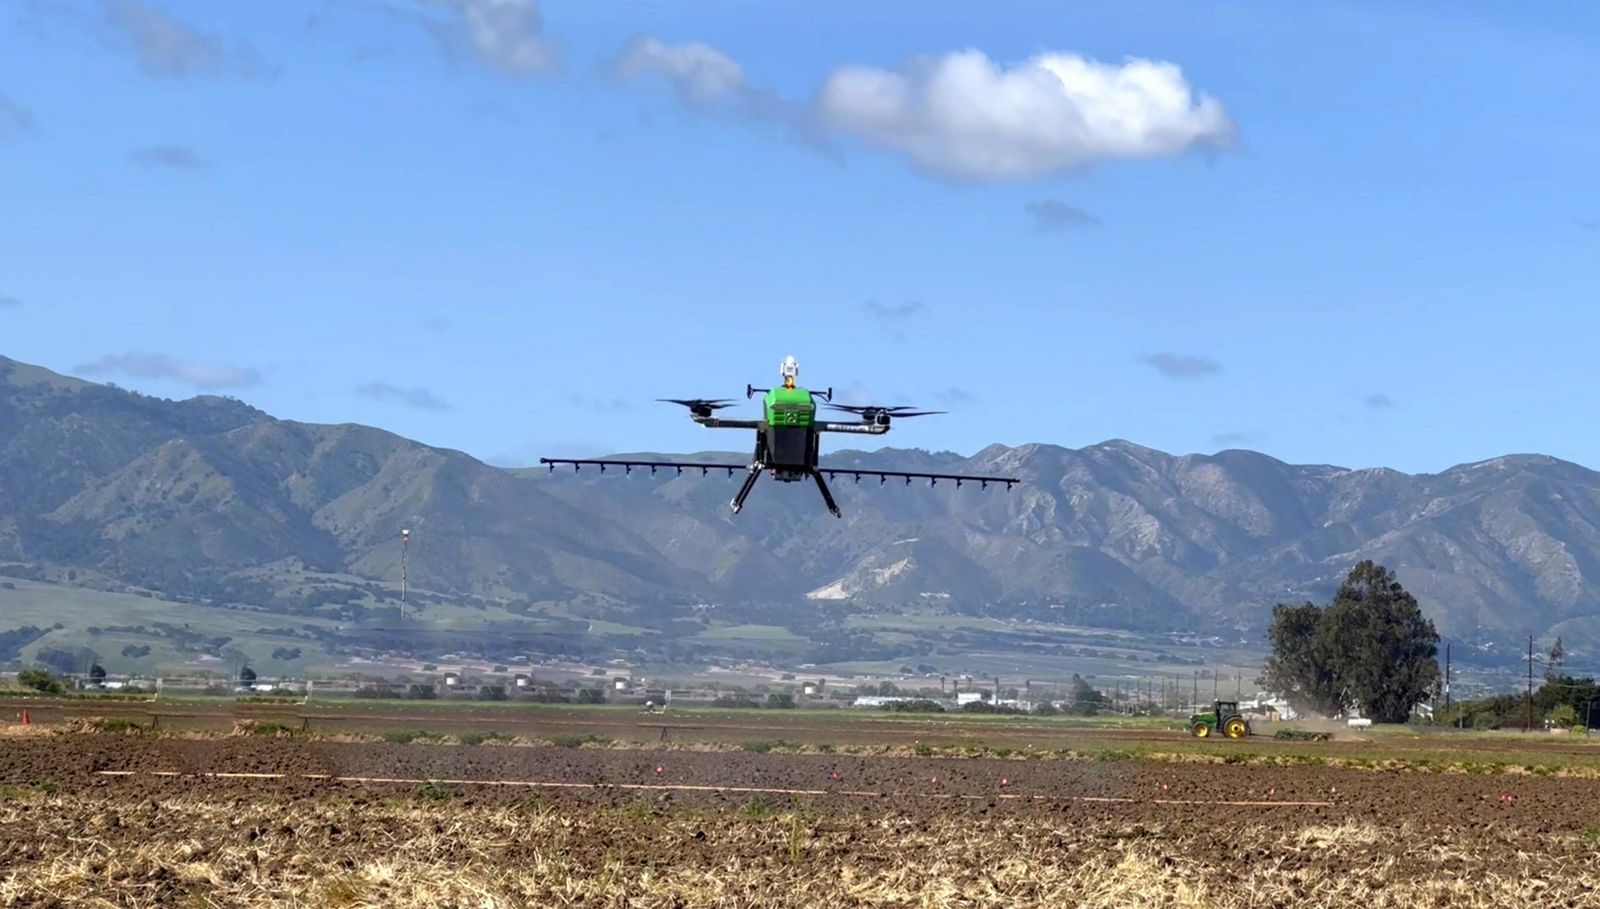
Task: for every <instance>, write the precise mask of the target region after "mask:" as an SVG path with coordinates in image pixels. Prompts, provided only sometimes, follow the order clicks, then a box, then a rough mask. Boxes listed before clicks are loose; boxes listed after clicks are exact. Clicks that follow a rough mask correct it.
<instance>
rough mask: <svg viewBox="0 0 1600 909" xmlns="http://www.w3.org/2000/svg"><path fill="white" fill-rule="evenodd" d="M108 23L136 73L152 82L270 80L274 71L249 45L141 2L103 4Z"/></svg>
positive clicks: (128, 0) (111, 0)
mask: <svg viewBox="0 0 1600 909" xmlns="http://www.w3.org/2000/svg"><path fill="white" fill-rule="evenodd" d="M104 6H105V14H106V21H107V22H108V23H110V25H111V27H112V28H113V29H114V30H115V31H116V32H117V33H118V34H119V35H120V37H121V38H122V39H123V40H124V41H126V42H127V44H128V45H129V46H130V47H131V48H132V49H133V52H134V54H135V55H136V56H137V57H138V58H139V68H140V69H141V70H143V71H144V73H145V75H147V76H151V77H154V78H166V79H182V78H186V77H189V76H220V75H224V74H229V73H232V74H235V75H240V76H246V77H252V76H262V75H270V74H271V72H272V68H271V67H270V66H268V65H267V64H266V63H265V62H264V61H263V60H262V59H261V55H260V54H258V53H257V52H256V49H255V48H254V47H253V46H251V45H250V44H247V43H243V42H241V43H239V44H238V45H236V46H235V47H233V48H229V47H227V46H226V45H225V44H224V43H223V41H222V39H221V38H220V37H219V36H217V35H214V34H207V33H205V32H202V31H200V30H198V29H196V28H194V27H192V26H190V25H187V24H185V23H183V22H180V21H178V20H177V19H174V18H173V17H171V16H169V15H167V14H166V13H163V12H161V11H160V10H158V9H155V8H154V7H151V6H147V5H145V4H144V3H141V2H139V0H104Z"/></svg>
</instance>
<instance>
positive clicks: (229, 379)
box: [75, 350, 261, 389]
mask: <svg viewBox="0 0 1600 909" xmlns="http://www.w3.org/2000/svg"><path fill="white" fill-rule="evenodd" d="M75 372H80V373H83V374H84V375H104V374H107V373H121V374H123V375H128V376H133V377H135V378H139V379H172V380H175V381H178V382H182V383H184V384H185V385H193V386H194V387H196V388H202V389H217V388H240V387H243V386H246V385H254V384H256V383H257V382H260V381H261V373H260V372H258V371H256V370H255V369H251V368H249V367H243V366H228V365H221V364H219V365H206V364H202V363H195V362H192V361H189V360H180V359H178V358H176V357H172V356H169V355H167V354H164V353H143V352H141V351H137V350H135V351H129V352H128V353H125V354H112V355H108V356H104V357H101V358H100V359H98V360H95V361H94V362H92V363H85V364H83V365H81V366H79V367H78V368H77V369H76V370H75Z"/></svg>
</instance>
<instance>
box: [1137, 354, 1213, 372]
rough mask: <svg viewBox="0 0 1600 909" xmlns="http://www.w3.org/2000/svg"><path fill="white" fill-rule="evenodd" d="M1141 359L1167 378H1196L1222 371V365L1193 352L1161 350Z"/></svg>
mask: <svg viewBox="0 0 1600 909" xmlns="http://www.w3.org/2000/svg"><path fill="white" fill-rule="evenodd" d="M1143 359H1144V362H1146V363H1148V364H1150V365H1151V366H1153V367H1155V369H1156V372H1159V373H1161V374H1162V375H1164V376H1166V377H1167V378H1169V379H1197V378H1199V377H1201V376H1209V375H1213V374H1215V373H1219V372H1221V371H1222V367H1221V366H1220V365H1218V363H1217V361H1216V360H1213V359H1211V358H1210V357H1202V356H1196V355H1194V354H1180V353H1173V352H1171V351H1162V352H1161V353H1156V354H1151V355H1150V356H1148V357H1144V358H1143Z"/></svg>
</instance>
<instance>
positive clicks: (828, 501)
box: [811, 470, 844, 518]
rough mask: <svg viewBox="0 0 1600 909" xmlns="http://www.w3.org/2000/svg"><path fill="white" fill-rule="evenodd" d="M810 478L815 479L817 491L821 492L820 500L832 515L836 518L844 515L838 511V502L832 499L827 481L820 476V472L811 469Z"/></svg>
mask: <svg viewBox="0 0 1600 909" xmlns="http://www.w3.org/2000/svg"><path fill="white" fill-rule="evenodd" d="M811 479H813V480H816V481H817V491H818V492H821V493H822V502H823V504H825V505H827V506H828V510H829V511H831V512H833V516H834V517H836V518H842V517H844V515H842V514H840V513H839V504H838V503H837V502H835V501H834V500H833V493H831V492H829V491H828V481H827V480H824V479H823V478H822V474H821V473H818V472H817V471H815V470H813V471H811Z"/></svg>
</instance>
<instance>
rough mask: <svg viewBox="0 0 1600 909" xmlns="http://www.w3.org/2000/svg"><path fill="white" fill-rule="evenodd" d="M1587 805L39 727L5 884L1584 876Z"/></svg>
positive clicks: (649, 890)
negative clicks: (44, 731) (52, 731)
mask: <svg viewBox="0 0 1600 909" xmlns="http://www.w3.org/2000/svg"><path fill="white" fill-rule="evenodd" d="M658 768H659V771H660V772H657V771H658ZM241 774H248V776H240V775H241ZM430 781H431V782H430ZM1597 820H1600V786H1597V785H1596V783H1595V781H1593V780H1589V779H1577V778H1558V777H1537V776H1506V775H1498V776H1489V775H1472V774H1451V773H1398V772H1392V771H1373V770H1358V769H1340V768H1329V767H1321V766H1294V767H1278V766H1249V765H1227V764H1220V765H1219V764H1168V763H1156V762H1148V761H1136V760H1112V761H1099V762H1086V761H1061V760H1023V759H1011V760H999V759H991V758H935V757H896V756H883V755H840V754H779V753H740V752H725V751H723V752H708V751H692V750H683V751H674V750H659V749H616V748H609V749H608V748H559V747H522V746H508V745H488V744H483V745H473V746H468V745H422V744H389V743H382V744H377V743H370V742H331V741H303V740H293V739H274V738H262V737H258V736H239V735H236V736H224V737H216V738H206V739H195V738H180V737H163V736H155V735H151V734H128V735H109V734H72V735H48V736H46V735H38V734H35V735H27V736H20V735H19V736H8V737H5V738H0V906H48V907H56V906H62V907H65V906H130V907H131V906H240V907H257V906H361V907H367V906H372V907H377V906H400V907H409V906H418V907H420V906H463V907H465V906H474V907H524V906H649V907H655V906H663V907H665V906H727V907H744V906H751V907H754V906H815V905H819V904H832V905H840V906H868V905H871V906H930V907H931V906H971V907H996V909H998V907H1019V906H1036V905H1037V906H1065V905H1071V906H1108V907H1109V906H1162V907H1165V906H1219V907H1244V906H1253V907H1260V906H1296V905H1319V906H1328V907H1338V909H1343V907H1357V906H1359V907H1362V909H1382V907H1407V909H1414V907H1419V906H1469V907H1480V906H1481V907H1490V906H1495V907H1502V909H1503V907H1505V906H1511V905H1541V906H1571V907H1578V906H1600V896H1597V894H1600V870H1597V869H1600V847H1597V845H1596V838H1597V829H1596V827H1595V824H1596V821H1597Z"/></svg>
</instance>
